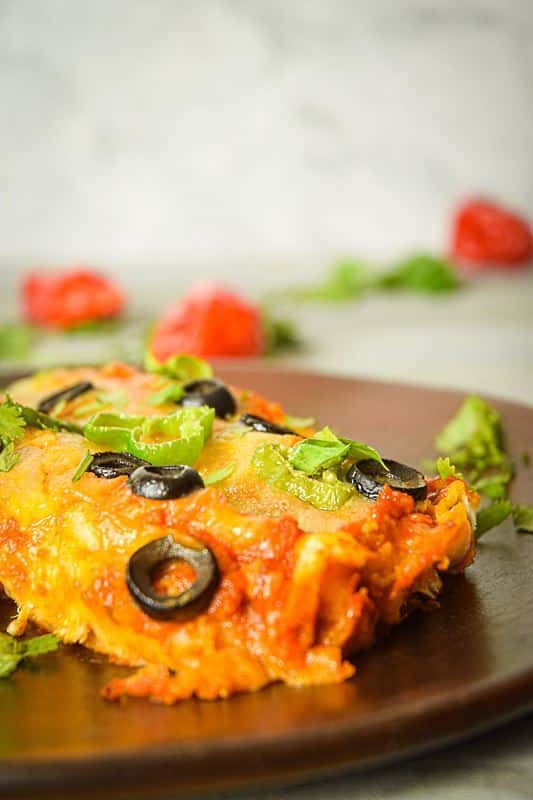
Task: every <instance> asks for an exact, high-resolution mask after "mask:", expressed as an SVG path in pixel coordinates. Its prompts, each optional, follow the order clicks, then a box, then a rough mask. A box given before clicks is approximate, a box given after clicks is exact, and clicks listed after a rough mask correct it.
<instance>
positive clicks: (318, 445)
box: [288, 426, 383, 475]
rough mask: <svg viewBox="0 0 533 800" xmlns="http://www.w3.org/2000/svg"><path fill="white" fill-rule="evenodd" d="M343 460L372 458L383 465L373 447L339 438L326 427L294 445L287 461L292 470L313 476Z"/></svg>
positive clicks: (337, 464) (336, 465)
mask: <svg viewBox="0 0 533 800" xmlns="http://www.w3.org/2000/svg"><path fill="white" fill-rule="evenodd" d="M345 458H351V459H353V460H354V461H360V460H361V459H363V458H372V459H374V460H376V461H379V462H380V463H381V464H383V461H382V460H381V456H380V455H379V453H378V452H377V451H376V450H374V448H373V447H369V446H368V445H366V444H362V442H356V441H354V440H353V439H346V438H344V437H339V436H337V435H336V434H335V433H334V432H333V431H332V430H331V428H328V427H327V426H326V427H325V428H322V430H320V431H317V432H316V433H315V434H314V435H313V436H311V437H310V438H308V439H304V440H303V442H299V443H298V444H297V445H295V446H294V447H293V448H292V449H291V451H290V452H289V457H288V461H289V464H290V465H291V467H292V468H293V469H297V470H299V471H300V472H305V473H306V475H315V474H316V473H318V472H322V471H323V470H327V469H331V468H332V467H338V466H339V465H340V464H341V462H342V461H344V459H345Z"/></svg>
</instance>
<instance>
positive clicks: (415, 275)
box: [378, 253, 461, 294]
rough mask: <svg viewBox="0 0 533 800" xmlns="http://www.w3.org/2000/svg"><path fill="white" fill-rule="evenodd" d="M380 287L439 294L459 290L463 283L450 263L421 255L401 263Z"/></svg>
mask: <svg viewBox="0 0 533 800" xmlns="http://www.w3.org/2000/svg"><path fill="white" fill-rule="evenodd" d="M378 286H379V287H380V288H381V289H407V290H410V291H412V292H423V293H425V294H438V293H440V292H449V291H453V290H454V289H458V288H459V286H461V281H460V280H459V278H458V277H457V274H456V272H455V270H454V268H453V266H452V265H451V264H450V263H449V262H448V261H445V260H444V259H442V258H436V257H435V256H431V255H427V254H424V253H421V254H417V255H414V256H411V257H410V258H407V259H405V260H404V261H401V262H400V263H399V264H397V265H396V266H395V267H394V268H393V269H391V270H390V271H388V272H386V273H385V274H384V275H382V276H381V277H380V278H379V280H378Z"/></svg>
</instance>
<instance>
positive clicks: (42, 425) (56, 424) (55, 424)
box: [4, 396, 83, 434]
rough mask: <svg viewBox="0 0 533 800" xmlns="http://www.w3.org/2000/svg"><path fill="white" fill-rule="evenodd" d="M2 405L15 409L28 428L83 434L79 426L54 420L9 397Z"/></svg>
mask: <svg viewBox="0 0 533 800" xmlns="http://www.w3.org/2000/svg"><path fill="white" fill-rule="evenodd" d="M4 405H7V407H8V408H15V409H17V411H18V412H19V414H20V416H21V417H22V419H23V420H24V422H25V423H26V425H28V427H30V428H37V429H38V430H50V431H56V432H59V431H68V432H69V433H79V434H83V430H82V428H80V426H79V425H75V424H74V423H73V422H65V421H63V420H60V419H56V418H55V417H51V416H50V415H49V414H43V413H42V411H36V410H35V409H34V408H30V407H29V406H23V405H22V404H21V403H16V402H14V401H13V400H12V399H11V398H10V397H9V396H8V398H7V400H5V401H4Z"/></svg>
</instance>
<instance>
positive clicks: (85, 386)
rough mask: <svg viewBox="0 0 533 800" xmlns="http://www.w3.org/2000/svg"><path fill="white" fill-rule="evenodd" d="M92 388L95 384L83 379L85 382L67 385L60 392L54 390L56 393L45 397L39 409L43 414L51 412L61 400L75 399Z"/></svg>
mask: <svg viewBox="0 0 533 800" xmlns="http://www.w3.org/2000/svg"><path fill="white" fill-rule="evenodd" d="M91 389H94V385H93V384H92V383H91V382H90V381H83V383H75V384H74V385H73V386H67V388H66V389H61V391H60V392H54V394H49V395H48V396H47V397H45V398H43V400H41V402H40V403H39V405H38V406H37V410H38V411H41V412H42V413H43V414H50V413H51V412H52V411H53V410H54V408H55V407H56V405H57V404H58V403H60V402H61V400H64V401H65V402H67V403H68V402H69V401H70V400H75V398H76V397H79V396H80V394H85V392H90V391H91Z"/></svg>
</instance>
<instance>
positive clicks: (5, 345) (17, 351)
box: [0, 322, 34, 361]
mask: <svg viewBox="0 0 533 800" xmlns="http://www.w3.org/2000/svg"><path fill="white" fill-rule="evenodd" d="M33 337H34V331H33V328H31V326H30V325H25V324H24V323H20V322H11V323H6V324H5V325H0V360H1V361H21V360H23V359H24V358H26V356H27V355H28V354H29V352H30V348H31V345H32V342H33Z"/></svg>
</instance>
